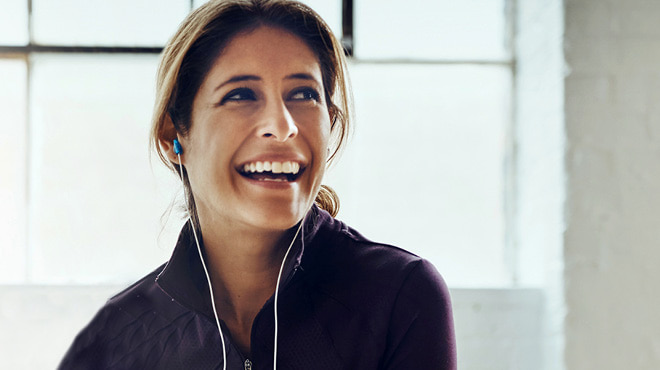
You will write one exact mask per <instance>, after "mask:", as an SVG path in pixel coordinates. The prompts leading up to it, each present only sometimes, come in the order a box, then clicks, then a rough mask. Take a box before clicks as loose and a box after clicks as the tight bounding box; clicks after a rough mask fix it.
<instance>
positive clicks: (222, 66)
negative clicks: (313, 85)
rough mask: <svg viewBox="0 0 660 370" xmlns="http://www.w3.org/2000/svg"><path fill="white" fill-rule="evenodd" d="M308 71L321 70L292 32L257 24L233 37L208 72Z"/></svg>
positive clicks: (315, 72)
mask: <svg viewBox="0 0 660 370" xmlns="http://www.w3.org/2000/svg"><path fill="white" fill-rule="evenodd" d="M247 72H250V73H256V72H259V74H270V73H275V74H276V73H298V72H305V73H310V74H313V75H315V76H317V77H318V78H319V81H320V76H321V69H320V66H319V63H318V58H317V57H316V55H315V53H314V52H313V51H312V49H311V48H310V47H309V46H307V44H306V43H305V42H304V41H303V40H302V39H301V38H300V37H298V36H296V35H295V34H293V33H291V32H289V31H286V30H283V29H281V28H276V27H270V26H260V27H259V28H256V29H254V30H251V31H248V32H242V33H239V34H237V35H236V36H234V38H232V40H231V41H230V42H229V43H228V44H227V46H226V47H225V48H224V50H223V51H222V53H221V54H220V55H219V57H218V58H217V59H216V61H215V63H214V64H213V66H212V68H211V71H210V73H209V75H218V74H222V75H234V74H239V73H247Z"/></svg>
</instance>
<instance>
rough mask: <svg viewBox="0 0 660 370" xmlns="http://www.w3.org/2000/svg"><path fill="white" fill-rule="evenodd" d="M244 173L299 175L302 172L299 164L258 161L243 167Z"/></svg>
mask: <svg viewBox="0 0 660 370" xmlns="http://www.w3.org/2000/svg"><path fill="white" fill-rule="evenodd" d="M243 171H244V172H250V173H255V172H264V171H267V172H272V173H291V174H294V175H295V174H297V173H298V171H300V164H299V163H298V162H291V161H286V162H269V161H264V162H261V161H257V162H252V163H246V164H244V165H243Z"/></svg>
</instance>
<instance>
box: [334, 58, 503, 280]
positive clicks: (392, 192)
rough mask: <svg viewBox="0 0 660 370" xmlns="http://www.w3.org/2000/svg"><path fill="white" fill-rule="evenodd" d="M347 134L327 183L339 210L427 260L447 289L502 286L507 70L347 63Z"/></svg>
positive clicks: (371, 232) (349, 219) (382, 238)
mask: <svg viewBox="0 0 660 370" xmlns="http://www.w3.org/2000/svg"><path fill="white" fill-rule="evenodd" d="M351 73H352V79H353V87H354V94H355V103H356V114H357V119H356V126H355V128H356V131H355V137H354V138H353V140H352V141H351V143H350V144H349V147H348V150H347V151H346V152H345V153H344V155H343V156H342V158H341V159H340V161H339V163H338V165H337V167H336V168H335V169H334V170H331V172H330V174H329V176H328V178H327V181H326V183H328V184H329V185H330V186H335V187H336V189H337V191H338V193H339V195H340V197H341V200H342V208H341V211H340V215H339V217H340V218H341V219H344V220H346V221H347V222H348V223H349V224H351V225H353V226H355V227H356V228H357V229H358V230H359V231H361V232H363V233H364V234H365V235H366V236H367V237H369V238H372V239H373V240H377V241H381V242H388V243H394V244H395V245H398V246H401V247H403V248H405V249H408V250H410V251H412V252H414V253H418V254H420V255H421V256H423V257H426V258H428V259H430V260H431V261H432V262H433V263H434V264H435V265H436V266H437V267H438V269H439V270H440V271H441V272H442V273H443V275H444V276H445V278H446V279H447V281H448V282H449V284H450V285H452V286H478V285H479V286H489V285H498V284H505V283H506V282H507V281H506V275H505V273H504V272H505V271H506V270H505V268H504V261H503V256H504V251H503V248H504V236H503V235H504V234H503V233H504V218H503V208H502V207H503V206H502V201H503V200H502V198H503V163H502V161H503V158H504V137H505V127H506V123H505V122H506V121H507V119H508V114H509V111H510V110H509V102H508V97H509V94H510V91H509V86H510V85H509V83H508V81H509V80H510V72H509V70H508V69H507V68H505V67H475V66H438V65H373V64H371V65H369V64H357V65H355V64H354V65H352V66H351Z"/></svg>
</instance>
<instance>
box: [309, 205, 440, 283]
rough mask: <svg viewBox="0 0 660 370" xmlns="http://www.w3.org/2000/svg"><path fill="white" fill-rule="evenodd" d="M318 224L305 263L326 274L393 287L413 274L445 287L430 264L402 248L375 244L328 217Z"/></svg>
mask: <svg viewBox="0 0 660 370" xmlns="http://www.w3.org/2000/svg"><path fill="white" fill-rule="evenodd" d="M318 220H319V221H318V223H319V226H318V227H317V229H318V230H317V231H316V233H315V235H314V238H313V240H312V242H311V243H310V245H309V247H308V246H305V255H304V258H303V262H305V261H306V260H307V262H308V263H309V264H311V265H314V269H317V270H320V271H322V273H323V274H333V273H344V272H348V271H351V272H352V274H357V275H360V276H359V277H360V278H362V277H364V278H366V279H368V280H378V281H381V282H387V281H389V282H391V283H394V280H398V283H399V284H401V283H403V281H404V280H405V279H406V277H407V276H408V275H410V274H414V275H421V276H426V277H427V278H428V279H430V280H432V281H437V282H438V283H440V284H443V285H444V281H442V278H441V277H440V275H439V274H438V272H437V271H436V270H435V268H434V267H433V265H432V264H431V263H430V262H428V261H427V260H425V259H423V258H421V257H419V256H417V255H415V254H413V253H411V252H409V251H407V250H405V249H403V248H401V247H398V246H394V245H391V244H386V243H381V242H375V241H372V240H370V239H368V238H366V237H365V236H363V235H362V234H361V233H360V232H358V231H357V230H355V229H354V228H352V227H350V226H348V225H347V224H345V223H344V222H342V221H339V220H336V219H333V218H331V217H330V216H329V215H327V214H325V213H322V214H321V215H320V216H319V217H318ZM303 267H304V266H303ZM362 275H364V276H362ZM355 277H356V278H357V277H358V276H355Z"/></svg>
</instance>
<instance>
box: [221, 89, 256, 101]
mask: <svg viewBox="0 0 660 370" xmlns="http://www.w3.org/2000/svg"><path fill="white" fill-rule="evenodd" d="M246 100H247V101H254V100H257V95H256V94H255V93H254V91H252V90H251V89H249V88H247V87H239V88H238V89H234V90H232V91H230V92H228V93H227V94H226V95H225V96H223V97H222V99H221V100H220V103H219V104H218V105H224V104H225V103H228V102H232V101H246Z"/></svg>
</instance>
